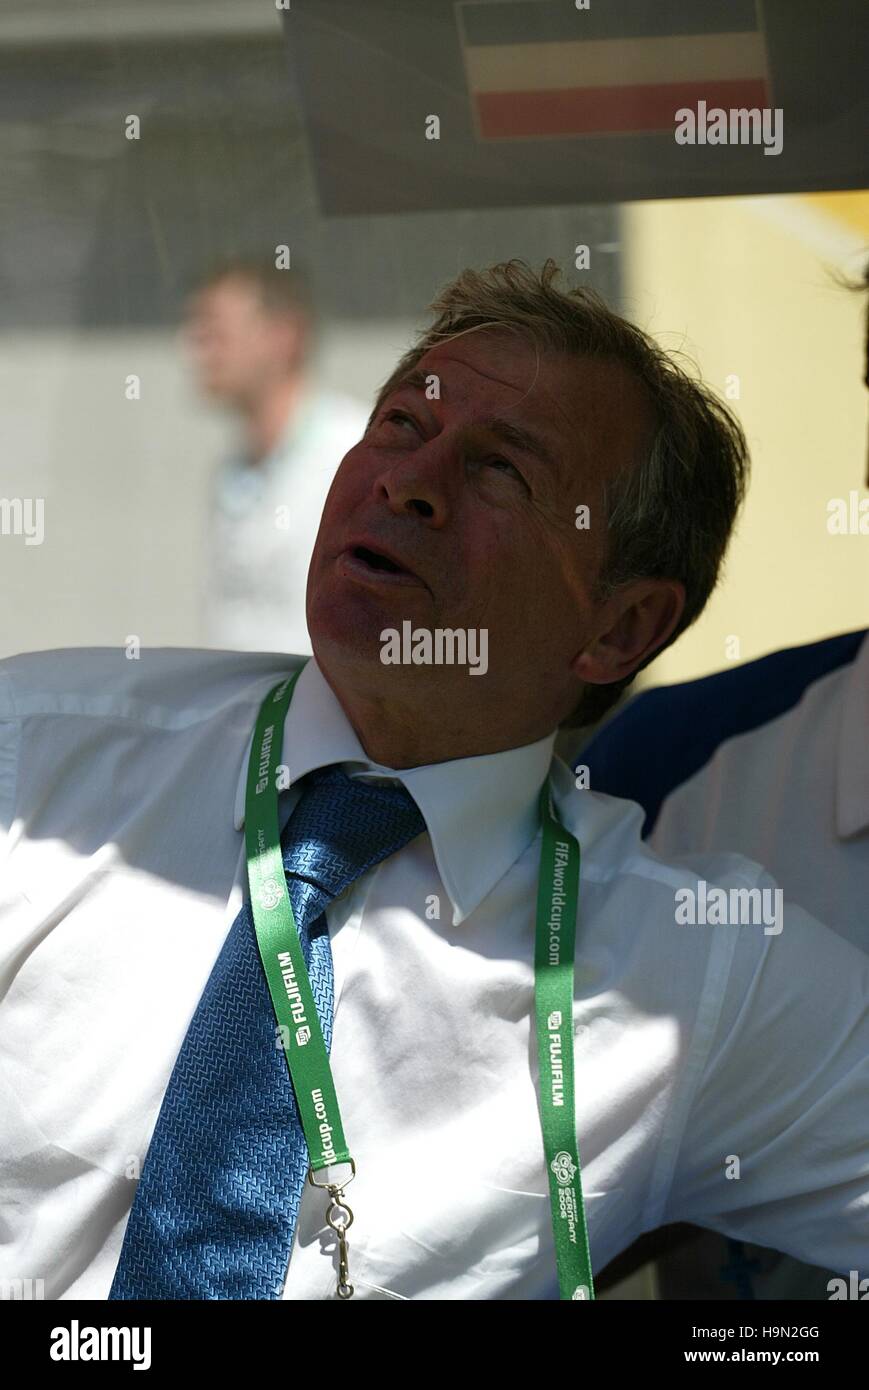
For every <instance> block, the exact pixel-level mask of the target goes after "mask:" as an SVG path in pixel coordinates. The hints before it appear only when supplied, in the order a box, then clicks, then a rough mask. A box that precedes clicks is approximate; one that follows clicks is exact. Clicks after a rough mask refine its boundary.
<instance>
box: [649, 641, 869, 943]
mask: <svg viewBox="0 0 869 1390" xmlns="http://www.w3.org/2000/svg"><path fill="white" fill-rule="evenodd" d="M649 838H650V840H651V843H652V844H653V845H654V847H655V849H656V850H657V851H658V853H659V854H662V855H664V856H665V857H666V856H669V855H672V854H679V853H681V852H683V851H684V850H686V849H689V850H720V849H724V848H725V847H726V848H727V849H731V850H737V851H739V853H741V854H746V855H750V856H751V857H752V858H754V859H758V860H760V862H761V863H762V864H764V865H765V867H766V868H767V869H769V871H770V873H771V874H772V875H773V876H774V877H775V879H776V881H777V882H778V883H780V884H781V886H782V888H783V889H784V891H785V892H786V893H787V895H788V896H789V897H791V898H793V899H794V900H795V901H796V902H798V903H801V904H802V906H803V907H805V908H807V909H808V910H809V912H811V913H814V915H815V916H817V917H819V918H820V919H821V920H822V921H823V922H825V923H826V924H827V926H829V927H832V928H833V930H834V931H837V932H838V933H839V934H840V935H841V936H844V937H847V938H848V940H849V941H853V942H854V944H855V945H857V946H862V948H863V950H864V951H869V637H865V638H864V639H863V641H862V643H861V644H860V649H859V651H858V653H857V656H856V659H855V660H854V661H851V662H848V663H847V664H846V665H843V666H840V667H838V668H837V669H836V670H835V671H831V672H830V674H829V675H826V676H823V677H822V678H821V679H820V680H816V681H813V682H812V684H811V685H809V686H808V688H807V689H806V691H805V693H804V695H803V697H802V699H800V700H799V702H798V703H797V704H795V705H794V706H793V707H792V708H791V709H789V710H787V711H786V713H785V714H782V715H781V716H780V717H779V718H778V719H773V720H771V721H770V722H769V723H767V724H762V725H760V726H759V727H758V728H756V729H751V730H749V731H747V732H746V733H743V734H738V735H737V736H736V737H734V738H729V739H727V740H726V741H725V742H724V743H722V744H721V745H720V746H719V747H718V749H717V750H716V752H715V754H714V755H713V757H712V758H711V759H710V760H709V762H708V763H707V764H706V765H705V767H702V768H701V769H700V771H699V772H697V773H695V775H694V776H693V777H690V778H689V779H688V781H686V782H683V783H682V785H681V786H680V787H677V788H676V789H675V791H673V792H671V793H670V795H669V796H668V797H667V799H666V801H665V802H664V804H663V806H662V808H661V813H660V816H659V817H658V820H657V822H656V824H655V828H654V830H653V832H652V834H651V836H650V837H649Z"/></svg>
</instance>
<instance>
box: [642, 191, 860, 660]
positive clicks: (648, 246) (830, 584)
mask: <svg viewBox="0 0 869 1390" xmlns="http://www.w3.org/2000/svg"><path fill="white" fill-rule="evenodd" d="M624 211H625V217H626V223H627V225H626V229H625V236H624V246H625V252H626V266H627V292H626V300H625V306H626V311H627V313H628V314H629V316H630V317H631V318H633V319H634V320H635V321H636V322H637V323H639V324H640V325H641V326H642V327H643V328H645V329H647V330H648V331H650V332H651V333H653V334H654V336H655V337H656V338H657V339H658V340H659V341H660V342H662V344H663V345H664V346H665V347H668V348H671V349H672V348H682V349H683V350H684V351H686V352H687V353H689V354H690V356H692V357H693V358H694V359H695V360H696V361H697V362H698V364H699V366H700V368H701V371H702V373H703V376H704V377H705V379H706V380H707V381H709V382H710V384H711V385H713V386H714V387H715V388H716V389H717V390H718V391H719V392H720V393H721V394H722V395H724V394H725V385H726V381H727V377H728V375H729V374H732V373H735V374H736V375H737V376H738V377H739V389H740V399H739V400H731V401H730V402H729V403H730V405H731V406H732V408H733V409H734V410H735V411H736V413H737V414H738V416H739V418H740V420H741V421H742V424H743V427H744V429H745V431H746V433H747V436H748V440H749V445H750V448H751V454H752V459H753V470H752V482H751V487H750V491H749V497H748V503H747V506H746V508H745V511H744V513H743V517H742V521H741V524H740V526H739V530H738V533H737V535H736V537H735V539H734V541H733V543H732V546H731V550H730V553H729V559H728V560H727V565H726V573H725V576H724V578H723V580H722V582H721V584H720V586H719V589H718V590H717V592H716V594H715V595H714V596H713V598H712V600H711V601H710V604H709V606H708V608H707V609H706V612H705V613H704V615H703V617H702V618H701V619H700V620H699V622H698V623H697V624H696V625H695V626H694V628H692V629H690V630H689V631H688V632H687V633H685V634H684V635H683V636H682V637H681V638H680V639H679V641H678V642H677V643H676V644H675V645H674V646H673V647H672V648H671V649H669V650H668V651H666V652H664V653H663V655H662V656H661V657H660V658H659V660H658V661H657V662H655V663H654V664H653V665H652V667H651V668H650V669H649V671H648V672H647V673H644V674H645V675H646V681H645V683H646V684H658V683H662V682H670V681H678V680H687V679H690V678H692V677H694V676H699V675H705V674H707V673H708V672H710V671H714V670H719V669H721V668H722V667H723V666H725V665H727V664H728V661H729V660H730V659H732V658H728V654H727V650H726V645H725V644H726V640H727V638H728V636H729V635H731V634H733V635H735V636H736V637H738V639H739V652H738V655H737V656H736V657H735V660H736V661H747V660H751V659H752V658H754V657H757V656H761V655H763V654H764V653H766V652H769V651H773V650H776V649H777V648H780V647H784V646H789V645H795V644H797V643H800V642H808V641H812V640H813V639H817V638H820V637H824V636H828V635H831V634H833V633H836V632H844V631H847V630H848V629H851V628H857V627H862V626H865V625H867V624H869V536H860V535H845V536H831V535H830V534H829V533H828V531H827V516H828V513H827V503H828V501H829V500H830V499H831V498H833V497H843V498H847V497H848V493H849V491H850V490H851V489H854V488H856V489H858V496H859V499H860V500H863V499H865V498H867V497H869V492H867V490H866V488H865V486H864V483H865V479H866V455H867V433H869V431H867V420H869V400H867V392H866V389H865V387H864V386H863V385H862V376H863V372H864V370H865V367H864V359H863V350H864V349H863V343H864V335H865V327H864V325H865V312H866V297H865V296H863V295H860V294H855V293H849V292H848V291H847V290H844V289H842V288H840V286H839V285H838V284H837V283H836V281H835V279H834V274H835V272H836V271H837V270H838V271H839V272H845V273H846V274H848V275H849V277H850V278H851V279H856V278H859V275H860V272H861V270H862V266H863V263H864V262H865V261H866V259H867V258H869V193H866V192H861V193H839V194H826V195H815V196H810V197H808V196H807V197H797V196H794V197H764V198H751V199H741V198H740V199H721V198H715V199H711V198H710V199H701V200H688V201H685V202H650V203H637V204H632V205H630V206H629V207H627V208H626V209H625V210H624Z"/></svg>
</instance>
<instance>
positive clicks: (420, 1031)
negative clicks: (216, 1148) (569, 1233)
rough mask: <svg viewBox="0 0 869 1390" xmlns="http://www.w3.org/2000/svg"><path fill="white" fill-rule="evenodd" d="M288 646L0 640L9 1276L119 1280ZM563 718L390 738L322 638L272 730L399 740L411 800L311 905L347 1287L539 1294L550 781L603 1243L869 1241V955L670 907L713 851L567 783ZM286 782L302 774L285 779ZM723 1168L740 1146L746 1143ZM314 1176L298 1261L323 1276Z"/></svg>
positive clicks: (236, 866)
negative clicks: (736, 1166) (539, 1025)
mask: <svg viewBox="0 0 869 1390" xmlns="http://www.w3.org/2000/svg"><path fill="white" fill-rule="evenodd" d="M297 664H298V662H297V659H294V658H292V657H282V656H276V655H273V654H256V655H252V654H244V653H234V652H207V651H185V650H180V649H164V650H155V651H149V650H147V649H145V650H143V651H142V653H141V657H140V659H139V660H128V659H127V658H126V657H125V654H124V651H123V649H120V650H117V651H116V650H111V649H99V650H77V651H76V650H72V651H67V652H48V653H43V654H35V655H27V656H21V657H16V658H12V659H10V660H7V661H4V662H2V663H0V832H2V831H3V830H4V829H6V828H7V827H8V834H6V835H5V837H3V836H2V835H0V1113H2V1123H0V1207H2V1211H3V1218H2V1223H0V1239H2V1245H0V1251H2V1254H0V1277H4V1278H41V1279H43V1280H44V1281H45V1296H46V1297H47V1298H53V1299H56V1298H61V1299H64V1298H76V1297H83V1298H95V1299H104V1298H105V1297H106V1296H107V1294H108V1292H109V1288H110V1286H111V1283H112V1278H113V1275H114V1271H115V1267H116V1264H117V1260H118V1256H119V1253H120V1249H121V1242H122V1239H123V1235H124V1229H125V1225H126V1220H127V1215H128V1212H129V1209H130V1206H131V1203H132V1201H133V1197H134V1195H135V1178H136V1177H137V1176H138V1172H139V1168H140V1165H141V1162H142V1160H143V1159H144V1155H145V1153H146V1151H147V1148H148V1144H149V1141H150V1138H151V1135H152V1133H153V1130H154V1126H155V1123H156V1120H157V1115H158V1112H159V1109H160V1105H161V1101H162V1098H163V1094H164V1091H165V1089H166V1085H167V1082H168V1080H169V1076H170V1074H171V1072H172V1068H173V1065H174V1063H175V1059H176V1056H177V1054H178V1051H179V1048H180V1046H181V1043H182V1040H183V1038H184V1035H185V1032H186V1030H187V1027H188V1024H189V1022H190V1019H191V1017H192V1015H193V1013H194V1011H195V1009H196V1005H197V1003H198V1000H199V997H200V994H201V992H202V990H203V987H204V986H205V983H206V981H207V979H208V976H209V974H210V971H211V969H212V966H213V964H214V962H215V960H216V958H217V956H218V953H219V951H220V948H221V945H222V942H223V940H224V938H225V936H226V933H227V932H228V930H229V928H230V926H231V924H232V922H233V920H234V918H235V916H236V914H237V913H238V910H239V907H240V904H241V901H242V891H243V883H244V876H245V867H244V858H243V834H242V830H241V825H242V820H243V811H244V778H245V771H246V760H247V754H248V750H249V746H250V742H251V736H252V731H253V726H254V722H255V718H256V714H257V710H258V708H259V705H260V702H261V700H262V698H263V697H264V695H265V694H266V692H267V691H268V690H269V689H270V688H271V686H272V685H273V684H275V683H276V682H277V681H278V680H280V679H281V678H282V676H284V675H285V674H287V672H288V671H289V670H292V669H295V667H296V665H297ZM553 742H554V739H553V738H552V737H549V738H545V739H542V740H540V741H539V742H537V743H533V744H529V745H527V746H524V747H520V748H514V749H511V750H509V751H506V752H502V753H497V754H491V755H487V756H482V757H475V758H466V759H460V760H456V761H452V762H445V763H437V764H432V765H429V766H423V767H417V768H412V769H409V770H403V771H400V772H398V773H390V772H389V770H388V769H383V768H378V767H377V766H376V765H374V764H372V763H371V762H370V761H369V760H368V759H367V758H366V756H365V754H364V751H363V749H362V747H361V745H360V743H359V741H358V739H357V738H356V735H355V734H354V732H353V729H352V728H351V726H350V724H349V722H348V721H347V719H346V717H345V715H344V713H343V711H342V709H341V707H340V705H339V703H338V701H337V699H336V698H335V696H334V695H333V693H332V691H331V690H330V688H329V686H328V684H327V683H326V681H325V680H324V678H323V676H322V674H321V673H320V671H319V670H318V668H317V666H316V663H315V662H314V661H313V660H312V661H310V662H309V663H308V665H307V666H306V667H305V670H304V671H303V673H302V675H301V677H300V678H299V681H298V684H297V688H296V693H295V695H294V698H293V702H292V705H291V707H290V711H289V715H288V718H287V724H286V729H285V738H284V746H283V750H282V761H283V762H284V763H285V764H287V765H288V767H289V769H290V775H291V778H292V780H293V783H294V784H295V783H296V782H297V781H298V779H299V778H301V777H302V776H303V775H304V774H305V773H307V772H308V771H310V770H312V769H314V768H316V767H320V766H323V765H326V764H329V763H341V764H345V765H347V766H348V768H351V767H352V768H353V770H355V771H356V772H357V773H359V774H361V773H363V772H368V773H369V774H370V775H379V776H384V775H387V776H388V775H392V776H395V777H397V778H398V780H399V781H400V782H402V783H403V784H404V785H405V786H406V787H407V789H408V790H409V791H410V793H411V794H412V796H413V797H414V799H415V800H416V802H417V804H418V806H419V808H420V810H421V812H422V814H423V816H424V818H425V822H426V826H427V833H426V834H423V835H420V836H418V837H417V838H416V839H415V840H413V841H411V842H410V843H409V844H408V845H407V846H405V847H404V848H403V849H402V850H400V851H399V852H398V853H397V854H395V855H393V856H391V857H390V858H389V859H387V860H385V861H384V862H383V863H381V864H380V865H378V866H377V867H376V868H375V869H373V870H371V871H369V872H368V873H366V874H365V875H364V876H363V877H362V878H360V879H359V880H358V881H357V882H356V883H355V884H354V885H353V886H352V887H351V888H350V889H348V890H347V891H346V892H345V893H344V894H342V895H341V896H340V897H339V898H338V899H336V900H335V902H334V903H333V904H332V905H331V906H330V907H329V909H328V911H327V921H328V927H329V935H330V940H331V943H332V951H333V958H334V964H335V999H336V1013H335V1029H334V1038H333V1044H332V1051H331V1062H332V1068H333V1074H334V1078H335V1085H336V1089H337V1094H338V1098H339V1103H340V1106H341V1111H342V1117H343V1121H344V1128H345V1132H346V1135H347V1138H348V1142H349V1145H350V1149H351V1152H352V1153H353V1155H354V1157H355V1159H356V1163H357V1167H358V1175H357V1177H356V1179H355V1181H354V1182H353V1183H352V1185H351V1186H350V1187H349V1188H348V1189H347V1197H348V1201H349V1203H350V1205H351V1207H352V1209H353V1211H354V1213H355V1222H354V1224H353V1227H352V1229H351V1231H350V1236H349V1245H350V1279H351V1282H352V1283H353V1284H354V1285H355V1289H356V1295H355V1296H356V1297H357V1298H398V1299H407V1298H433V1299H522V1298H531V1299H540V1298H555V1297H557V1280H556V1273H555V1256H554V1250H553V1239H552V1230H551V1215H550V1205H549V1197H548V1189H547V1183H546V1172H545V1166H544V1150H543V1142H542V1134H541V1125H540V1114H539V1108H538V1091H537V1082H538V1067H537V1058H536V1043H535V1032H534V1013H533V988H534V972H533V956H534V926H535V899H536V891H537V876H538V867H539V863H538V861H539V853H540V834H539V827H538V824H537V808H536V803H537V795H538V791H539V788H540V785H541V783H542V781H543V780H544V778H545V777H546V775H547V773H548V772H551V776H552V779H553V787H554V798H555V804H556V807H557V810H558V813H559V814H560V816H561V818H562V819H563V820H564V822H565V823H566V825H567V826H568V827H569V828H570V829H571V830H572V831H573V833H574V834H575V835H576V836H577V838H578V839H579V841H580V844H581V847H582V873H581V883H580V899H579V918H578V931H577V957H576V990H575V1000H576V1003H575V1020H574V1022H575V1063H576V1089H577V1133H578V1139H579V1145H580V1156H581V1160H582V1176H583V1190H584V1194H585V1201H586V1209H587V1215H588V1223H589V1238H590V1245H591V1254H592V1262H593V1265H594V1269H595V1271H600V1270H601V1269H602V1268H603V1267H604V1266H605V1265H606V1264H607V1263H608V1261H610V1260H611V1259H612V1258H613V1257H614V1256H615V1255H616V1254H618V1253H619V1252H620V1251H621V1250H623V1249H624V1248H625V1247H626V1246H627V1245H629V1244H630V1243H631V1241H632V1240H633V1239H634V1238H635V1237H636V1236H638V1235H639V1234H640V1233H642V1232H643V1231H647V1230H650V1229H653V1228H654V1227H656V1226H658V1225H660V1224H662V1223H665V1222H671V1221H693V1222H696V1223H698V1224H707V1225H710V1226H712V1227H714V1228H715V1229H718V1230H721V1231H723V1232H725V1233H727V1234H729V1235H733V1236H737V1237H744V1238H747V1239H754V1240H759V1241H761V1242H763V1243H765V1244H768V1245H772V1246H775V1247H777V1248H780V1249H784V1250H787V1251H789V1252H791V1253H793V1254H795V1255H798V1256H800V1257H802V1258H804V1259H811V1260H813V1261H817V1262H820V1263H824V1264H826V1265H829V1266H830V1267H831V1268H834V1269H840V1270H842V1271H843V1272H846V1271H849V1270H851V1269H858V1270H862V1271H863V1273H864V1274H865V1273H866V1272H867V1271H869V1127H867V1120H866V1117H867V1115H869V1016H867V995H869V959H867V957H866V955H865V954H864V953H863V952H861V951H858V950H857V949H856V948H855V947H853V946H852V945H850V944H849V943H848V942H846V941H844V940H842V939H841V938H840V937H839V936H836V935H834V934H833V933H832V932H830V931H828V930H827V928H825V927H823V926H821V925H820V924H819V923H817V922H815V921H814V920H813V919H812V918H810V917H809V916H808V915H807V914H806V913H805V912H804V911H803V910H802V909H801V908H797V907H790V906H788V907H787V909H786V912H785V920H784V929H783V931H782V932H781V933H780V934H779V935H771V934H767V933H765V932H764V931H763V929H762V927H760V926H741V927H736V926H696V927H687V926H681V925H677V923H676V912H675V909H674V903H675V893H676V892H677V891H678V890H679V889H680V888H684V887H685V886H686V885H692V884H693V885H694V886H695V887H696V881H697V878H698V876H699V877H702V878H705V879H706V880H707V881H708V882H710V883H717V884H719V885H722V886H724V887H751V886H752V885H758V886H766V887H774V884H773V883H772V880H771V879H770V878H769V876H768V875H767V874H766V873H765V871H763V870H762V869H760V868H759V867H758V866H757V865H755V864H753V863H752V862H750V861H748V860H745V859H742V858H740V857H738V856H733V855H719V856H707V857H705V858H704V857H702V856H700V857H695V859H694V860H692V861H691V863H690V864H689V863H688V862H687V861H682V862H681V863H680V864H677V865H675V866H670V865H668V864H666V863H664V862H663V861H662V860H661V859H659V858H658V857H657V856H656V855H655V854H654V853H653V852H652V851H651V850H650V849H649V848H648V847H647V846H646V845H644V844H643V842H642V840H641V838H640V825H641V821H642V815H641V812H640V810H639V808H638V807H637V806H635V805H634V804H633V803H631V802H625V801H620V800H617V799H615V798H612V797H607V796H603V795H599V794H597V793H592V792H588V791H577V790H576V789H575V785H574V779H573V776H572V774H571V773H570V771H569V769H568V768H567V767H566V766H565V764H564V763H562V762H560V761H559V760H558V759H554V758H553V755H552V749H553ZM295 795H296V793H295V792H293V791H291V792H289V793H287V802H286V809H287V812H289V811H290V810H291V808H292V804H293V798H294V796H295ZM734 1155H735V1156H737V1157H738V1158H739V1161H740V1169H741V1175H740V1177H739V1178H738V1179H733V1178H728V1177H727V1176H726V1173H727V1168H728V1164H729V1165H730V1168H731V1170H732V1157H731V1156H734ZM324 1207H325V1203H324V1201H323V1196H322V1193H317V1192H315V1191H314V1189H313V1188H311V1187H310V1185H306V1187H305V1190H304V1195H303V1198H302V1205H301V1211H300V1217H299V1222H298V1226H297V1230H296V1234H295V1239H294V1244H293V1249H292V1253H291V1257H290V1260H289V1265H288V1272H287V1277H286V1283H285V1288H284V1297H285V1298H293V1299H322V1298H331V1297H334V1296H335V1283H336V1273H337V1260H336V1249H335V1241H334V1238H333V1236H332V1234H331V1232H330V1231H329V1230H328V1228H326V1227H325V1223H324Z"/></svg>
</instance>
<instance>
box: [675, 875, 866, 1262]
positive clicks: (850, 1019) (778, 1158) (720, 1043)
mask: <svg viewBox="0 0 869 1390" xmlns="http://www.w3.org/2000/svg"><path fill="white" fill-rule="evenodd" d="M759 883H760V885H761V886H765V887H766V886H770V885H772V886H773V887H774V886H775V884H774V880H773V879H772V878H771V876H770V875H769V874H768V873H766V872H764V874H763V876H762V879H761V880H759ZM686 930H692V928H686ZM693 930H696V931H710V930H717V931H724V932H737V933H738V934H739V936H738V941H737V944H736V948H735V951H734V955H733V962H732V967H731V971H730V974H729V978H728V983H727V986H726V990H725V997H724V998H723V1000H722V1007H721V1012H720V1015H719V1018H718V1023H717V1027H716V1030H715V1033H714V1036H713V1038H712V1042H711V1046H710V1048H709V1051H708V1054H707V1058H706V1063H705V1065H704V1066H703V1067H702V1068H701V1069H700V1070H699V1075H698V1078H697V1082H696V1085H695V1088H694V1092H693V1096H692V1098H691V1103H690V1105H689V1106H687V1107H686V1115H685V1124H684V1127H683V1137H682V1143H681V1146H680V1149H679V1153H678V1157H677V1159H676V1162H675V1165H674V1172H673V1180H672V1185H671V1188H670V1195H669V1199H668V1202H667V1204H666V1208H665V1215H664V1220H665V1221H667V1222H669V1221H689V1222H692V1223H693V1224H695V1225H699V1226H708V1227H711V1228H712V1229H713V1230H716V1231H720V1232H722V1233H723V1234H724V1235H727V1236H731V1237H734V1238H736V1239H744V1240H749V1241H753V1242H756V1243H758V1244H762V1245H767V1246H771V1247H772V1248H774V1249H777V1250H782V1251H785V1252H786V1253H787V1254H790V1255H795V1256H796V1257H797V1258H799V1259H801V1260H805V1261H807V1262H808V1263H810V1264H815V1265H822V1266H824V1267H827V1268H830V1269H836V1270H841V1271H842V1273H843V1274H846V1273H847V1272H848V1271H849V1270H851V1269H856V1270H858V1271H862V1272H863V1273H864V1274H866V1273H869V956H867V954H866V953H865V952H863V951H860V950H859V949H857V947H855V946H853V945H852V944H851V943H849V942H847V941H845V940H843V939H842V938H841V937H840V936H838V935H836V933H834V932H832V931H830V930H829V929H828V928H827V927H825V926H823V925H822V924H821V923H820V922H818V921H817V920H816V919H815V918H813V917H810V916H809V915H808V913H806V912H805V911H804V910H803V909H802V908H800V907H797V906H796V905H794V904H791V903H786V904H785V908H784V918H783V925H782V930H781V932H780V934H779V935H765V934H764V932H763V929H762V928H761V927H758V926H736V927H735V926H719V927H716V928H711V927H708V926H706V927H695V928H693Z"/></svg>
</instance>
